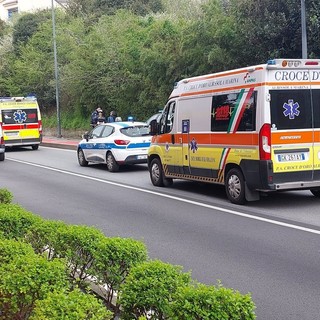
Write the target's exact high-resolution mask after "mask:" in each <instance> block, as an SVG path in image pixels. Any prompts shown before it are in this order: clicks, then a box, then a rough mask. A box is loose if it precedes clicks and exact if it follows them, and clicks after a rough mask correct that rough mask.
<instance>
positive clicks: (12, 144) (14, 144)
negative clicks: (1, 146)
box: [5, 136, 42, 147]
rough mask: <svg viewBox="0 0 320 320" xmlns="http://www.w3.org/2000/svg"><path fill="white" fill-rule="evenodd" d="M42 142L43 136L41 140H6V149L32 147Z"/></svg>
mask: <svg viewBox="0 0 320 320" xmlns="http://www.w3.org/2000/svg"><path fill="white" fill-rule="evenodd" d="M41 141H42V136H40V137H39V138H32V139H12V140H5V146H6V147H18V146H32V145H35V144H40V143H41Z"/></svg>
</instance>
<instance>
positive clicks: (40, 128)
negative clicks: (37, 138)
mask: <svg viewBox="0 0 320 320" xmlns="http://www.w3.org/2000/svg"><path fill="white" fill-rule="evenodd" d="M38 126H39V131H40V133H42V121H41V120H38Z"/></svg>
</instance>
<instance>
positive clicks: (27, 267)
mask: <svg viewBox="0 0 320 320" xmlns="http://www.w3.org/2000/svg"><path fill="white" fill-rule="evenodd" d="M67 286H68V282H67V277H66V273H65V265H64V263H63V262H61V261H59V260H57V259H56V260H54V261H47V260H46V259H45V258H43V257H41V256H38V255H36V254H31V253H28V255H21V256H19V257H17V256H16V257H14V258H13V259H12V260H11V261H10V262H9V263H6V264H1V265H0V310H1V314H0V319H27V318H28V317H29V315H30V314H31V312H32V310H33V308H34V304H35V302H36V301H37V300H41V299H44V298H45V297H46V295H47V294H48V293H49V292H52V291H55V290H58V291H63V290H64V288H65V287H67Z"/></svg>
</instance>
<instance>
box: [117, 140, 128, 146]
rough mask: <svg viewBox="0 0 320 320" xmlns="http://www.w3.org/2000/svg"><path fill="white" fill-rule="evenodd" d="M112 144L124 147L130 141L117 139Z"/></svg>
mask: <svg viewBox="0 0 320 320" xmlns="http://www.w3.org/2000/svg"><path fill="white" fill-rule="evenodd" d="M114 143H115V144H117V145H120V146H126V145H127V144H129V143H130V141H129V140H122V139H117V140H114Z"/></svg>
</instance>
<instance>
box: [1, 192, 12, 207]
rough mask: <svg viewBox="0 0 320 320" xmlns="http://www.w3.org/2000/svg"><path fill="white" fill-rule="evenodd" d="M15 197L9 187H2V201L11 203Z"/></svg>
mask: <svg viewBox="0 0 320 320" xmlns="http://www.w3.org/2000/svg"><path fill="white" fill-rule="evenodd" d="M12 199H13V195H12V193H11V192H10V191H9V190H7V189H0V203H6V204H8V203H11V201H12Z"/></svg>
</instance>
